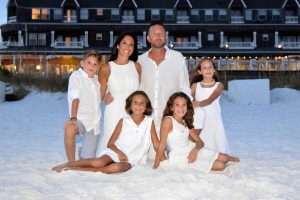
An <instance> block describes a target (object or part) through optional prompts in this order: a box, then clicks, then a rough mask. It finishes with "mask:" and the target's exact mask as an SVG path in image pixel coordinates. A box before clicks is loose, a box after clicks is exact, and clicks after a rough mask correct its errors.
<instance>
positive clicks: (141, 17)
mask: <svg viewBox="0 0 300 200" xmlns="http://www.w3.org/2000/svg"><path fill="white" fill-rule="evenodd" d="M137 20H145V9H137Z"/></svg>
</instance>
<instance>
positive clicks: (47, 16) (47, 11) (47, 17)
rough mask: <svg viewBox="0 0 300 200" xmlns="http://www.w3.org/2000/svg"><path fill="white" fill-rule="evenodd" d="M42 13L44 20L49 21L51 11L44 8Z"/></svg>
mask: <svg viewBox="0 0 300 200" xmlns="http://www.w3.org/2000/svg"><path fill="white" fill-rule="evenodd" d="M41 11H42V16H41V17H42V18H41V19H42V20H49V13H50V12H49V9H46V8H43V9H41Z"/></svg>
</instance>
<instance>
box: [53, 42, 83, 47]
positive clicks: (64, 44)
mask: <svg viewBox="0 0 300 200" xmlns="http://www.w3.org/2000/svg"><path fill="white" fill-rule="evenodd" d="M51 47H53V48H56V49H81V48H83V47H84V42H82V41H80V42H64V41H59V42H58V41H56V42H54V43H53V44H52V45H51Z"/></svg>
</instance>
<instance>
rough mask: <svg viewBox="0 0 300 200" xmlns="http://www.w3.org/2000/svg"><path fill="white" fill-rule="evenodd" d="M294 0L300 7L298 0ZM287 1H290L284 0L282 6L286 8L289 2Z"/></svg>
mask: <svg viewBox="0 0 300 200" xmlns="http://www.w3.org/2000/svg"><path fill="white" fill-rule="evenodd" d="M293 1H295V3H296V4H297V5H298V8H300V4H299V2H298V0H293ZM287 2H288V0H285V1H284V2H283V4H282V8H284V7H285V6H286V3H287Z"/></svg>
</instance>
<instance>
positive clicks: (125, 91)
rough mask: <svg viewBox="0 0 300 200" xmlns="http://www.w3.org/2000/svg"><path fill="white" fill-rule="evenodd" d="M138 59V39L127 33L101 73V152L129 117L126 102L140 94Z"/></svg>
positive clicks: (117, 43) (114, 48) (115, 46)
mask: <svg viewBox="0 0 300 200" xmlns="http://www.w3.org/2000/svg"><path fill="white" fill-rule="evenodd" d="M137 58H138V49H137V39H136V36H135V35H133V34H132V33H129V32H125V33H123V34H121V35H120V36H119V37H118V39H117V40H116V42H115V43H114V46H113V48H112V52H111V55H110V60H109V62H108V63H106V64H104V66H103V67H101V68H100V70H99V75H98V77H99V82H100V85H101V95H102V98H104V100H105V102H106V107H105V110H104V125H103V126H104V127H103V134H102V137H101V139H100V145H99V147H98V149H100V150H101V149H104V148H106V147H107V143H108V140H109V138H110V136H111V135H112V133H113V131H114V129H115V127H116V125H117V123H118V121H119V120H120V119H121V118H122V117H124V116H126V111H125V99H126V98H127V97H128V96H129V95H130V94H131V93H132V92H134V91H136V90H138V87H139V78H140V74H141V66H140V65H139V64H138V63H136V62H135V61H137ZM104 96H105V97H104Z"/></svg>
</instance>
